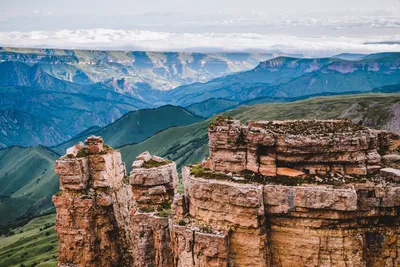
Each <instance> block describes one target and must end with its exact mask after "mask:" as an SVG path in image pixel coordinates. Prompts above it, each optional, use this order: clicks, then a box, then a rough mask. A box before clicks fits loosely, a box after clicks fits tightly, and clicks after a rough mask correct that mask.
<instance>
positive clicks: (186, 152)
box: [119, 94, 400, 169]
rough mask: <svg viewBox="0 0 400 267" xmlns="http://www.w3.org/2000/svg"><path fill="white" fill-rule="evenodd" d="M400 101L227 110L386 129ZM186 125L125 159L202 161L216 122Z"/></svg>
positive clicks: (365, 98) (369, 98)
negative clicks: (145, 153) (337, 120)
mask: <svg viewBox="0 0 400 267" xmlns="http://www.w3.org/2000/svg"><path fill="white" fill-rule="evenodd" d="M399 102H400V94H363V95H346V96H333V97H332V96H331V97H318V98H313V99H308V100H302V101H296V102H291V103H269V104H260V105H255V106H243V107H240V108H237V109H234V110H231V111H227V112H225V113H223V114H224V115H229V116H232V117H234V118H236V119H239V120H241V121H242V122H246V121H248V120H260V119H263V120H285V119H331V118H338V117H345V118H350V119H353V120H355V121H357V122H359V121H362V123H363V124H364V125H367V126H370V127H373V128H379V129H381V128H386V123H387V122H388V121H389V120H390V119H391V116H392V114H391V112H392V111H391V109H392V106H393V105H394V104H396V103H399ZM212 119H213V118H210V119H208V120H206V121H203V122H200V123H196V124H193V125H189V126H185V127H174V128H170V129H167V130H165V131H163V132H160V133H157V134H155V135H154V136H152V137H150V138H149V139H147V140H145V141H144V142H142V143H139V144H135V145H127V146H123V147H121V148H119V149H120V151H121V153H122V158H123V160H124V161H125V162H126V164H127V168H128V169H130V165H131V164H132V162H133V160H134V158H135V157H136V156H137V155H138V154H140V153H141V152H143V151H145V150H148V151H150V152H151V153H153V154H157V155H159V156H162V157H167V158H169V159H171V160H174V161H176V162H177V164H178V167H179V168H180V167H182V166H184V165H186V164H188V163H194V162H198V161H200V160H201V159H202V155H203V154H208V144H207V142H208V137H207V127H208V124H209V123H210V122H211V121H212Z"/></svg>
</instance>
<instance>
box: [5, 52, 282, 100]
mask: <svg viewBox="0 0 400 267" xmlns="http://www.w3.org/2000/svg"><path fill="white" fill-rule="evenodd" d="M275 56H277V55H276V54H270V53H176V52H143V51H100V50H61V49H23V48H0V61H2V60H3V61H19V62H23V63H27V64H30V65H32V64H39V65H41V67H42V68H43V69H44V70H45V71H46V72H48V73H49V74H51V75H53V76H54V77H56V78H59V79H61V80H68V81H74V82H78V81H79V79H80V78H82V77H83V76H82V75H83V74H84V75H85V79H84V81H86V82H87V81H91V82H92V83H96V82H101V83H107V82H109V81H113V83H116V84H119V85H116V84H114V85H115V89H118V90H120V91H121V92H123V93H128V94H131V95H134V96H135V95H137V94H138V92H137V91H138V90H139V89H142V88H149V89H160V90H168V89H173V88H175V87H177V86H179V85H183V84H190V83H194V82H199V81H202V82H206V81H208V80H210V79H213V78H216V77H220V76H223V75H227V74H229V73H233V72H237V71H243V70H248V69H252V68H254V67H255V66H257V65H258V63H259V62H260V61H263V60H266V59H269V58H273V57H275ZM121 85H123V86H121Z"/></svg>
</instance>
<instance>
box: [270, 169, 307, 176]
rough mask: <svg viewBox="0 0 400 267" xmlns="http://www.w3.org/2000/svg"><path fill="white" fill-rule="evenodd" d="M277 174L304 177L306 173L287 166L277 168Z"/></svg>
mask: <svg viewBox="0 0 400 267" xmlns="http://www.w3.org/2000/svg"><path fill="white" fill-rule="evenodd" d="M276 174H277V175H279V176H287V177H292V178H302V177H304V176H305V175H306V174H305V173H304V172H301V171H298V170H294V169H290V168H285V167H280V168H277V171H276Z"/></svg>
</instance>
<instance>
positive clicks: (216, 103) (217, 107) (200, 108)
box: [186, 98, 239, 118]
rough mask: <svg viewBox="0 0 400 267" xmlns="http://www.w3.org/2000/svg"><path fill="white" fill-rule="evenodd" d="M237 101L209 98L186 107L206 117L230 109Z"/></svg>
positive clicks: (236, 104)
mask: <svg viewBox="0 0 400 267" xmlns="http://www.w3.org/2000/svg"><path fill="white" fill-rule="evenodd" d="M238 105H239V103H238V102H235V101H231V100H228V99H223V98H210V99H207V100H205V101H203V102H200V103H195V104H192V105H190V106H187V107H186V109H187V110H189V111H191V112H193V113H194V114H197V115H199V116H202V117H205V118H208V117H211V116H212V115H214V114H217V113H220V112H222V111H225V110H228V109H232V108H234V107H236V106H238Z"/></svg>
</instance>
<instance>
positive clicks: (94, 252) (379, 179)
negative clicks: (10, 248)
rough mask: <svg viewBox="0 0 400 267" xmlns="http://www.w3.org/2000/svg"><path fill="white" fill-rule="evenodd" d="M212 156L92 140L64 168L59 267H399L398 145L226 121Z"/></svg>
mask: <svg viewBox="0 0 400 267" xmlns="http://www.w3.org/2000/svg"><path fill="white" fill-rule="evenodd" d="M209 140H210V141H209V145H210V158H209V159H207V160H204V161H203V162H202V163H201V164H197V165H191V166H186V167H184V168H183V170H182V180H183V184H184V194H178V193H176V185H177V181H178V175H177V171H176V166H175V163H173V162H170V161H168V160H165V159H162V158H159V157H157V156H151V155H150V154H149V153H148V152H145V153H142V154H141V155H139V156H138V157H137V158H136V161H135V162H134V163H133V165H132V171H131V173H130V177H127V176H125V168H124V165H123V164H122V161H121V157H120V154H119V152H118V151H115V150H113V149H111V148H109V147H108V146H106V145H104V144H103V142H102V139H101V138H99V137H90V138H88V139H87V140H86V145H83V144H78V145H76V146H75V147H72V148H71V149H69V150H68V152H67V155H65V156H63V157H62V158H60V159H59V160H58V161H57V162H56V172H57V173H58V174H59V175H60V181H61V189H62V190H63V191H62V193H61V194H59V195H57V196H54V198H53V201H54V203H55V205H56V208H57V225H56V230H57V233H58V236H59V238H60V245H59V266H176V267H177V266H282V267H283V266H400V256H399V255H400V254H399V253H400V238H399V237H400V227H399V226H400V221H399V219H400V216H399V213H398V212H399V208H400V197H399V196H400V185H399V182H400V170H398V169H397V168H400V155H398V151H399V148H398V147H399V145H400V136H398V135H396V134H393V133H390V132H385V131H376V130H372V129H368V128H365V127H362V126H359V125H354V124H352V123H350V122H348V121H345V120H328V121H272V122H264V121H257V122H249V123H247V124H246V125H242V124H241V123H240V122H239V121H235V120H231V119H229V118H218V119H217V120H216V121H215V122H214V123H212V124H211V125H210V127H209Z"/></svg>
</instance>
